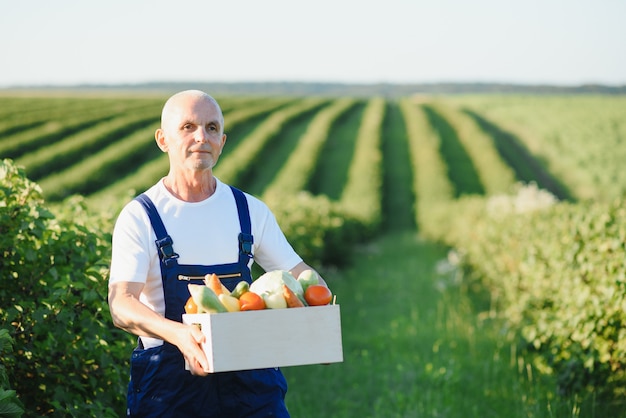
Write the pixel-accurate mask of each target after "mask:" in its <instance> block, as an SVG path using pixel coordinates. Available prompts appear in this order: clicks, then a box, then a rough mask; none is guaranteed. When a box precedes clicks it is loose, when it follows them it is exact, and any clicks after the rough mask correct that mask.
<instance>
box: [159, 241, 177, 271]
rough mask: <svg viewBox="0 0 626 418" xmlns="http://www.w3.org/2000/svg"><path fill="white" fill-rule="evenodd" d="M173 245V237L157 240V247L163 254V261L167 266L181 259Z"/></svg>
mask: <svg viewBox="0 0 626 418" xmlns="http://www.w3.org/2000/svg"><path fill="white" fill-rule="evenodd" d="M172 244H174V241H172V237H170V236H169V235H168V236H166V237H165V238H162V239H158V240H156V245H157V247H158V248H159V251H160V252H161V255H160V257H161V260H163V262H164V263H165V264H166V265H167V264H168V262H169V261H171V260H175V259H177V258H178V257H179V255H178V254H176V253H175V252H174V248H173V247H172Z"/></svg>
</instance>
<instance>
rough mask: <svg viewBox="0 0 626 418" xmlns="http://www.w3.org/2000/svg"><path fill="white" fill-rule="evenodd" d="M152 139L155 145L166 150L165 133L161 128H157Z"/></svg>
mask: <svg viewBox="0 0 626 418" xmlns="http://www.w3.org/2000/svg"><path fill="white" fill-rule="evenodd" d="M154 139H155V140H156V143H157V146H158V147H159V148H160V149H161V151H163V152H167V144H166V143H165V133H164V132H163V129H161V128H159V129H157V130H156V131H155V132H154Z"/></svg>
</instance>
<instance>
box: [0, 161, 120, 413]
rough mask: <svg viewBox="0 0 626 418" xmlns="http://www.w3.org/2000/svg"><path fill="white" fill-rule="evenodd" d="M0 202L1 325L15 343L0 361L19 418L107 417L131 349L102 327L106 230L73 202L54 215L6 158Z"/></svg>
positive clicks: (114, 408)
mask: <svg viewBox="0 0 626 418" xmlns="http://www.w3.org/2000/svg"><path fill="white" fill-rule="evenodd" d="M0 202H2V207H1V211H0V251H1V255H2V257H0V270H1V271H2V272H3V275H2V286H1V287H0V322H2V323H3V324H10V333H11V336H12V337H13V339H14V340H15V350H14V352H12V353H10V354H8V355H7V356H6V358H5V359H4V363H5V366H6V370H7V375H8V377H9V381H10V382H11V384H12V386H13V387H14V388H15V389H16V390H17V393H18V395H19V397H20V399H21V400H22V401H23V403H24V404H25V405H26V406H27V411H26V416H40V415H44V414H46V415H47V414H55V413H63V414H65V415H69V416H81V417H84V416H100V417H101V416H115V415H116V414H117V413H118V412H120V411H122V410H123V403H124V399H125V386H126V381H127V379H128V377H127V373H128V371H127V361H126V357H127V355H128V353H129V352H130V347H131V344H132V341H131V339H130V337H129V335H128V334H125V333H123V332H121V331H119V330H116V329H114V328H113V327H112V326H111V324H110V315H109V311H108V304H107V281H106V276H107V266H108V260H107V257H108V254H109V242H110V237H109V236H108V234H107V233H105V232H103V231H106V230H108V229H109V228H108V227H105V226H104V225H103V224H102V222H103V220H102V219H99V220H96V219H95V218H93V217H91V216H89V215H88V214H87V213H86V212H85V211H84V210H83V205H82V204H81V202H80V200H75V201H73V202H69V203H68V204H67V205H66V206H65V212H64V213H62V214H61V215H60V216H59V217H58V218H57V217H55V216H54V215H53V214H52V213H51V212H50V211H49V210H48V209H47V208H46V207H45V205H44V202H43V199H42V197H41V190H40V188H39V186H38V185H36V184H35V183H33V182H31V181H29V180H28V179H27V178H26V177H25V176H24V172H23V170H22V169H21V168H18V167H17V166H15V165H14V164H13V163H12V162H11V161H10V160H4V161H2V163H1V164H0Z"/></svg>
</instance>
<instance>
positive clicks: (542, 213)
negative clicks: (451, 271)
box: [440, 187, 626, 399]
mask: <svg viewBox="0 0 626 418" xmlns="http://www.w3.org/2000/svg"><path fill="white" fill-rule="evenodd" d="M478 202H479V201H478V200H477V199H473V200H467V201H461V202H458V203H457V205H458V206H457V208H456V213H455V215H456V216H455V217H454V218H452V220H451V222H449V223H448V225H447V226H446V227H447V229H446V230H445V231H444V230H441V231H440V232H441V234H442V236H444V235H445V240H446V241H447V242H448V243H449V244H451V245H453V246H454V247H456V248H457V250H458V251H459V253H460V254H461V256H462V260H463V263H464V266H465V268H466V269H467V270H468V271H469V272H470V273H471V277H472V278H474V279H477V280H480V283H481V284H482V285H483V286H484V287H485V288H486V289H487V290H488V292H489V293H490V297H491V301H492V303H493V305H492V306H493V309H494V311H493V312H497V313H498V314H499V315H501V316H502V317H503V318H505V319H506V321H507V323H508V325H509V327H510V328H511V329H512V330H514V331H515V332H517V333H518V334H519V335H520V336H521V337H522V338H523V341H525V342H526V344H527V347H528V349H529V350H530V351H531V352H535V353H537V354H538V356H537V357H536V365H537V366H538V368H539V369H540V370H543V371H545V372H547V373H552V374H554V375H555V376H556V378H557V380H558V385H559V390H560V392H561V393H563V394H577V393H582V392H585V391H592V392H594V393H596V394H597V395H598V396H608V397H613V398H616V399H619V398H623V396H624V395H626V389H625V388H626V264H624V260H625V259H626V244H625V243H626V206H625V205H624V203H625V202H624V200H622V199H620V200H617V201H615V202H613V203H611V204H604V203H591V202H585V203H578V204H572V203H563V202H561V203H557V202H556V201H555V199H554V198H553V197H552V196H550V195H548V194H547V193H546V192H544V191H541V190H539V189H537V188H535V187H525V188H522V189H520V190H519V192H518V193H517V195H515V196H508V197H507V196H500V197H495V198H492V199H489V200H486V201H483V204H482V205H479V204H478ZM451 207H452V206H451ZM468 281H470V282H471V279H470V280H468Z"/></svg>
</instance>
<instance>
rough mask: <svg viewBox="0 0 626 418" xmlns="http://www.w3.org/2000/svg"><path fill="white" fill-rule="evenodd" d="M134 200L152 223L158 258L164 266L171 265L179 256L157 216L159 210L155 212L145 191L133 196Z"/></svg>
mask: <svg viewBox="0 0 626 418" xmlns="http://www.w3.org/2000/svg"><path fill="white" fill-rule="evenodd" d="M135 200H137V201H139V203H141V205H142V206H143V207H144V209H145V210H146V212H147V213H148V217H149V218H150V223H151V224H152V228H153V229H154V233H155V234H156V237H157V239H156V241H155V244H156V246H157V249H158V253H159V258H160V259H161V263H162V264H164V265H165V266H166V267H172V266H174V265H176V264H177V261H176V259H177V258H178V257H179V256H178V254H176V253H175V252H174V248H173V247H172V244H173V243H174V242H173V241H172V237H170V236H169V235H168V233H167V230H166V229H165V225H163V221H162V220H161V216H159V212H157V209H156V207H155V206H154V203H152V200H150V198H149V197H148V196H146V194H145V193H142V194H140V195H139V196H137V197H136V198H135Z"/></svg>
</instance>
